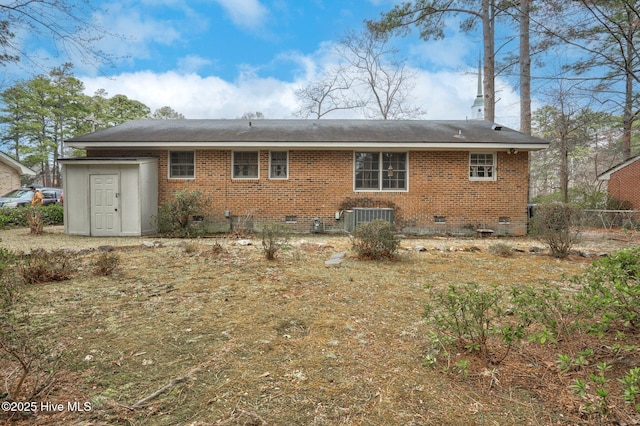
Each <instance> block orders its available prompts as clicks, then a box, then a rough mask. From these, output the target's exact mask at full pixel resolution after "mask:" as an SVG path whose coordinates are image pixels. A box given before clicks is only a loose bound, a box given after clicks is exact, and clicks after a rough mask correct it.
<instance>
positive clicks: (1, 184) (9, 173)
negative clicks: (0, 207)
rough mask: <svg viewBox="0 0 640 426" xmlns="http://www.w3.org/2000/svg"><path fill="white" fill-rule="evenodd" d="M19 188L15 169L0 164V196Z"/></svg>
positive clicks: (17, 174)
mask: <svg viewBox="0 0 640 426" xmlns="http://www.w3.org/2000/svg"><path fill="white" fill-rule="evenodd" d="M18 187H20V174H19V173H18V172H17V171H16V169H14V168H12V167H9V166H7V165H6V164H4V163H1V162H0V195H2V194H6V193H7V192H9V191H11V190H13V189H16V188H18Z"/></svg>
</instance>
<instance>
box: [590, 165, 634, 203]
mask: <svg viewBox="0 0 640 426" xmlns="http://www.w3.org/2000/svg"><path fill="white" fill-rule="evenodd" d="M598 179H599V180H602V181H607V191H608V193H609V196H610V197H611V198H614V199H616V200H618V201H623V202H627V203H629V204H630V207H631V209H632V210H640V155H636V156H635V157H631V158H629V159H628V160H626V161H623V162H622V163H620V164H618V165H617V166H615V167H612V168H610V169H609V170H607V171H606V172H604V173H602V174H601V175H600V176H598Z"/></svg>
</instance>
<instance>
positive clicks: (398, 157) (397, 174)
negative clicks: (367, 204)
mask: <svg viewBox="0 0 640 426" xmlns="http://www.w3.org/2000/svg"><path fill="white" fill-rule="evenodd" d="M353 163H354V187H355V189H356V191H406V189H407V153H406V152H355V153H354V162H353Z"/></svg>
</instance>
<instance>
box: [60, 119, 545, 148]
mask: <svg viewBox="0 0 640 426" xmlns="http://www.w3.org/2000/svg"><path fill="white" fill-rule="evenodd" d="M67 142H68V143H69V144H71V146H87V147H91V146H92V145H94V146H96V145H97V144H99V145H100V146H106V143H108V142H114V143H115V144H114V146H118V145H120V144H121V143H125V142H128V143H129V144H128V145H129V146H149V147H153V146H154V144H156V143H157V144H162V145H166V143H175V144H176V146H180V145H184V144H188V143H189V142H191V143H199V144H200V143H211V146H216V145H218V144H219V143H222V144H224V143H225V142H226V143H229V142H236V143H237V142H247V143H249V142H251V143H260V142H264V143H267V144H268V143H277V142H282V143H288V142H293V143H296V144H304V143H305V142H307V143H311V144H313V143H314V142H322V143H350V142H369V143H372V144H373V145H375V144H376V143H379V142H385V143H390V142H391V143H393V142H398V143H403V142H404V143H424V144H426V145H431V144H435V145H438V144H446V143H479V144H482V143H492V144H509V145H511V146H514V145H518V144H524V145H530V148H532V149H543V148H546V147H547V145H548V142H546V141H544V140H542V139H539V138H535V137H532V136H527V135H525V134H522V133H520V132H517V131H515V130H513V129H509V128H506V127H501V126H497V125H495V124H494V123H491V122H489V121H482V120H255V121H248V120H136V121H130V122H127V123H124V124H121V125H119V126H115V127H111V128H108V129H104V130H100V131H97V132H95V133H89V134H87V135H84V136H79V137H75V138H72V139H69V140H68V141H67ZM534 146H535V147H534Z"/></svg>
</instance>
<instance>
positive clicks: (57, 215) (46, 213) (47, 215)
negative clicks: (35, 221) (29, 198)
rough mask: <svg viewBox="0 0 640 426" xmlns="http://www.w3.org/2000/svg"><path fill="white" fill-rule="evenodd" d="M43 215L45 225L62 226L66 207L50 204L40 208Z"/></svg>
mask: <svg viewBox="0 0 640 426" xmlns="http://www.w3.org/2000/svg"><path fill="white" fill-rule="evenodd" d="M38 209H39V210H40V212H41V213H42V221H43V222H44V224H45V225H62V224H63V223H64V206H63V205H61V204H49V205H46V206H43V207H38Z"/></svg>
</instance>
